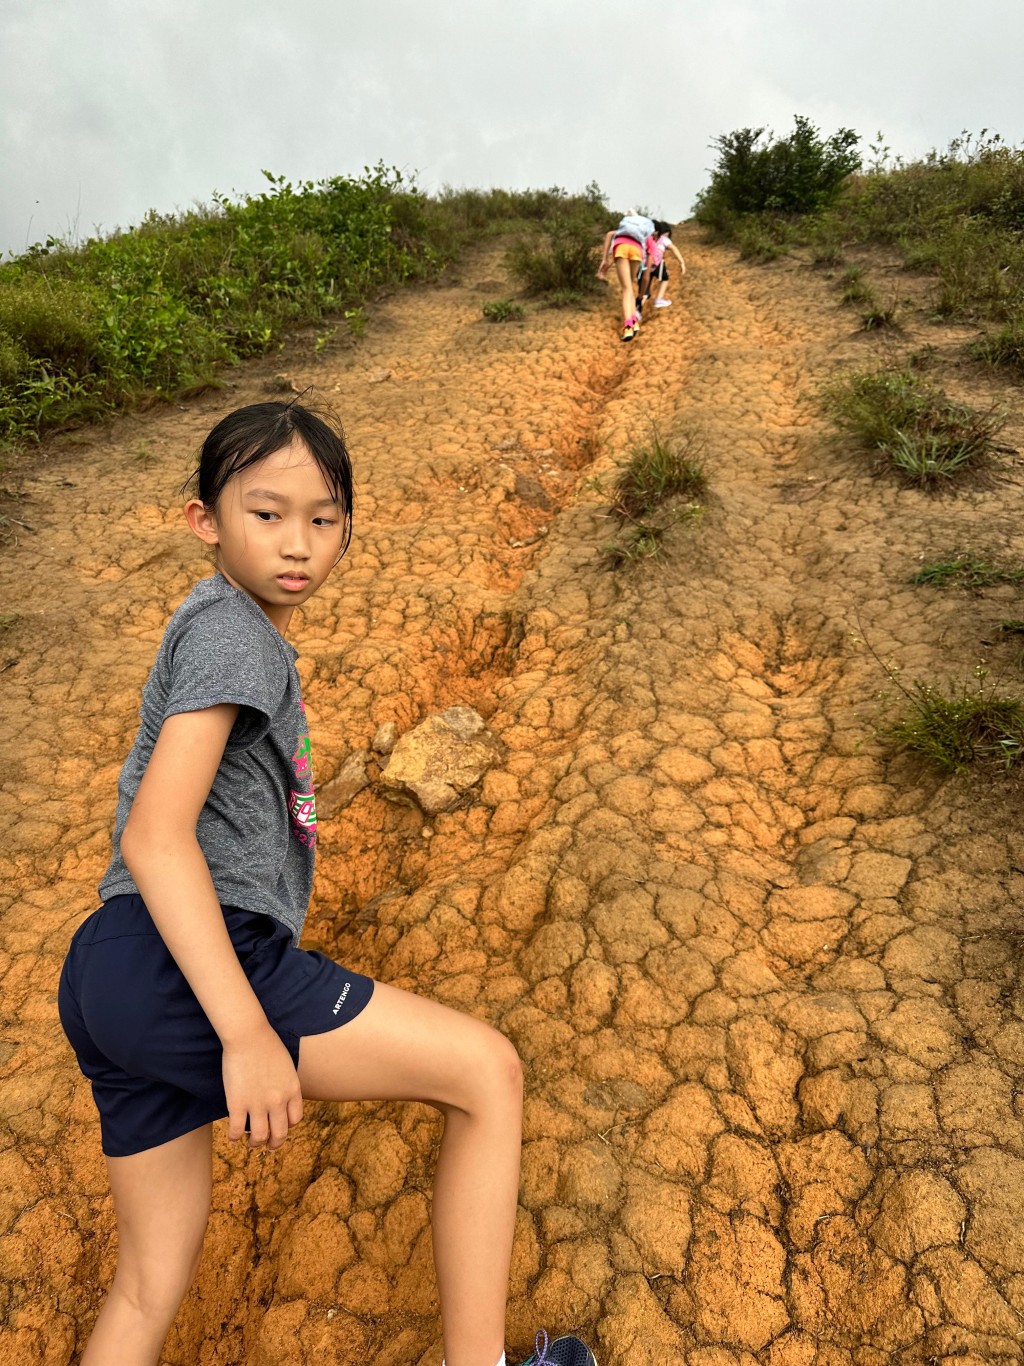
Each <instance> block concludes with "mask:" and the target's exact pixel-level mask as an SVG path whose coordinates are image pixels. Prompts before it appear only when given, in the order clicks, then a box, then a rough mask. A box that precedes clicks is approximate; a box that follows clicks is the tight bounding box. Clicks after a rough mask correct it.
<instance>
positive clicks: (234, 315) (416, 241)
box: [0, 166, 605, 446]
mask: <svg viewBox="0 0 1024 1366" xmlns="http://www.w3.org/2000/svg"><path fill="white" fill-rule="evenodd" d="M265 174H266V175H267V182H268V183H267V188H266V189H265V190H264V191H263V192H262V193H261V194H258V195H245V196H243V197H242V198H240V199H237V200H232V199H228V198H227V197H224V196H215V197H214V201H213V203H212V205H211V206H210V207H209V208H204V209H198V210H195V211H192V212H189V213H186V214H179V215H161V214H157V213H151V214H149V215H148V216H147V217H146V219H145V220H144V221H143V222H142V223H140V224H139V225H138V226H136V227H132V228H128V229H126V230H125V231H121V232H117V233H115V234H113V235H112V236H110V237H107V238H97V239H94V240H91V241H88V242H86V243H85V244H84V245H81V246H75V247H72V246H69V245H68V244H66V243H64V242H62V241H59V240H56V239H53V238H51V239H49V240H48V241H47V242H46V243H45V244H39V245H37V246H35V247H33V248H32V249H31V250H29V251H28V252H26V253H25V254H24V255H22V256H20V257H17V258H15V259H14V260H11V261H8V262H6V263H4V264H2V265H0V444H6V445H8V446H10V445H13V444H17V443H19V442H24V441H26V440H32V439H35V438H38V437H39V436H40V435H41V434H42V433H44V432H46V431H48V430H52V429H54V428H59V427H63V426H67V425H70V424H74V423H76V422H81V421H84V420H88V419H89V418H92V417H97V416H99V415H101V414H103V413H105V412H110V411H112V410H115V409H117V408H121V407H125V406H130V405H131V404H132V403H135V402H137V401H139V400H140V399H141V398H145V397H152V396H158V397H159V396H169V395H172V394H181V393H187V392H188V391H189V390H190V389H194V388H196V387H202V386H204V385H206V384H209V383H210V382H212V381H213V379H214V376H215V374H216V372H217V369H218V367H219V366H221V365H223V364H225V363H231V362H235V361H238V360H241V359H243V358H244V357H246V356H252V355H257V354H260V353H262V352H266V351H268V350H271V349H272V348H274V347H275V346H277V345H278V344H279V343H280V341H281V339H282V337H283V336H284V334H285V332H286V331H287V329H288V328H290V327H295V326H298V325H302V324H307V323H312V322H315V321H316V320H317V319H319V318H322V317H324V316H327V315H330V316H331V317H333V318H336V319H337V320H338V321H339V322H343V321H347V322H348V323H349V324H350V325H351V326H353V327H355V328H358V327H359V326H360V325H361V323H362V322H363V320H364V318H365V314H364V312H363V308H364V305H365V303H366V301H367V298H368V296H370V295H372V292H373V291H374V290H375V289H378V288H379V287H380V286H382V285H385V284H394V283H398V282H401V281H404V280H409V279H417V278H425V277H429V276H431V275H433V274H435V273H437V272H438V271H439V270H440V269H441V268H442V267H443V266H444V264H445V263H446V262H447V261H449V260H451V259H452V258H454V257H455V256H457V255H458V253H459V251H460V250H461V249H462V248H463V247H464V246H465V244H466V243H467V242H468V241H470V240H472V239H474V238H475V237H477V236H478V235H479V234H481V233H483V232H487V231H489V230H491V229H492V228H494V227H500V228H501V229H503V230H507V229H510V228H514V227H516V226H517V225H519V226H522V225H524V223H528V224H529V225H530V227H531V230H532V235H533V236H534V237H536V236H537V228H538V226H539V225H545V226H546V227H548V228H552V227H553V228H555V229H556V230H557V229H559V228H561V229H562V230H563V231H564V229H565V225H566V224H580V223H585V224H586V233H587V234H588V235H589V234H592V233H593V232H594V231H595V230H596V227H597V225H598V222H599V221H603V215H604V212H605V209H604V204H603V200H602V197H601V194H600V191H599V190H598V188H597V187H596V186H593V185H592V186H590V187H588V189H587V190H586V191H585V192H584V193H583V194H582V195H569V194H567V193H566V192H565V191H564V190H560V189H552V190H540V191H523V192H510V191H505V190H489V191H476V190H464V191H450V192H444V193H442V194H441V195H439V196H433V197H430V196H427V195H425V194H423V193H421V192H420V191H419V190H417V189H416V188H415V186H414V185H410V184H409V183H407V182H406V181H404V180H403V178H402V176H401V175H400V174H399V173H398V172H397V171H392V170H388V169H387V168H385V167H384V166H377V167H376V168H374V169H372V170H369V169H368V170H367V171H366V172H365V174H364V175H362V176H359V177H355V178H351V179H348V178H345V177H341V176H337V177H334V178H332V179H330V180H324V181H318V182H315V183H314V182H312V181H306V182H302V183H299V184H294V185H293V184H292V183H291V182H290V181H288V180H286V179H285V178H284V177H278V176H273V175H270V174H269V173H265Z"/></svg>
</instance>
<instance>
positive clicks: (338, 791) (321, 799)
mask: <svg viewBox="0 0 1024 1366" xmlns="http://www.w3.org/2000/svg"><path fill="white" fill-rule="evenodd" d="M369 762H370V752H369V750H366V749H361V750H357V751H356V752H355V753H354V754H350V755H349V756H348V758H347V759H346V760H345V762H344V763H343V764H342V766H341V768H340V769H339V770H338V772H337V773H336V774H335V775H334V777H333V778H331V779H329V781H327V782H326V783H324V784H323V786H322V787H321V788H320V790H319V791H318V792H317V794H316V804H317V811H318V815H319V817H320V818H321V819H328V820H329V819H330V818H331V817H332V816H334V815H336V814H337V813H338V812H339V811H342V810H344V808H345V807H346V806H348V804H349V802H351V801H352V799H353V798H354V797H357V796H358V795H359V793H360V792H362V791H363V789H364V788H366V787H369V786H370V778H369V775H368V774H367V772H366V765H367V764H368V763H369Z"/></svg>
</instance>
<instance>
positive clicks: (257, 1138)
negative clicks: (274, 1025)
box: [222, 1025, 302, 1152]
mask: <svg viewBox="0 0 1024 1366" xmlns="http://www.w3.org/2000/svg"><path fill="white" fill-rule="evenodd" d="M222 1069H223V1077H224V1094H225V1095H226V1096H227V1102H228V1138H229V1140H230V1141H231V1142H232V1143H236V1142H237V1141H238V1140H239V1139H240V1138H244V1137H245V1118H246V1115H248V1117H249V1147H250V1148H264V1147H265V1148H267V1149H268V1151H270V1152H274V1151H275V1149H277V1148H280V1146H281V1144H282V1143H283V1142H284V1141H285V1139H286V1138H287V1137H288V1131H289V1129H291V1128H292V1127H293V1126H294V1125H296V1124H298V1122H299V1120H300V1119H301V1118H302V1091H301V1090H300V1088H299V1078H298V1074H297V1073H296V1071H295V1068H294V1066H293V1064H292V1060H291V1056H290V1054H289V1052H288V1050H287V1048H285V1046H284V1044H283V1043H282V1042H281V1040H280V1039H279V1038H278V1036H277V1034H275V1033H274V1031H273V1029H271V1027H270V1026H269V1025H267V1026H266V1028H265V1029H263V1030H260V1031H259V1032H258V1033H257V1034H254V1035H252V1036H250V1037H249V1038H247V1039H245V1040H244V1042H242V1043H233V1044H226V1045H225V1047H224V1061H223V1064H222Z"/></svg>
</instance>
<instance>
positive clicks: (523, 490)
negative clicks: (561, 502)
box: [514, 474, 552, 512]
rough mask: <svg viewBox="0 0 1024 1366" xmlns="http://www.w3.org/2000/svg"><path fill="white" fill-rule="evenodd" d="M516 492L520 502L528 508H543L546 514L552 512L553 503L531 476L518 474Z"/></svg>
mask: <svg viewBox="0 0 1024 1366" xmlns="http://www.w3.org/2000/svg"><path fill="white" fill-rule="evenodd" d="M514 490H515V495H516V497H517V498H518V499H519V501H520V502H521V503H525V504H526V505H527V507H537V508H543V509H544V510H545V511H546V512H547V511H550V510H551V507H552V502H551V499H550V498H549V497H548V495H547V494H546V493H545V492H544V489H543V486H542V485H541V484H539V483H538V482H537V480H536V479H531V478H530V477H529V475H526V474H517V475H516V479H515V485H514Z"/></svg>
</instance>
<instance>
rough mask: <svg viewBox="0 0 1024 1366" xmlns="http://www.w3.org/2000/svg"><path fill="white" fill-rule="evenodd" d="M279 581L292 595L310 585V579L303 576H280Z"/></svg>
mask: <svg viewBox="0 0 1024 1366" xmlns="http://www.w3.org/2000/svg"><path fill="white" fill-rule="evenodd" d="M277 581H278V583H279V584H280V585H281V587H282V588H286V589H287V590H288V592H290V593H298V592H299V591H300V590H301V589H303V588H305V587H306V586H307V584H308V583H309V579H307V578H304V577H303V576H302V575H301V574H278V576H277Z"/></svg>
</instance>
